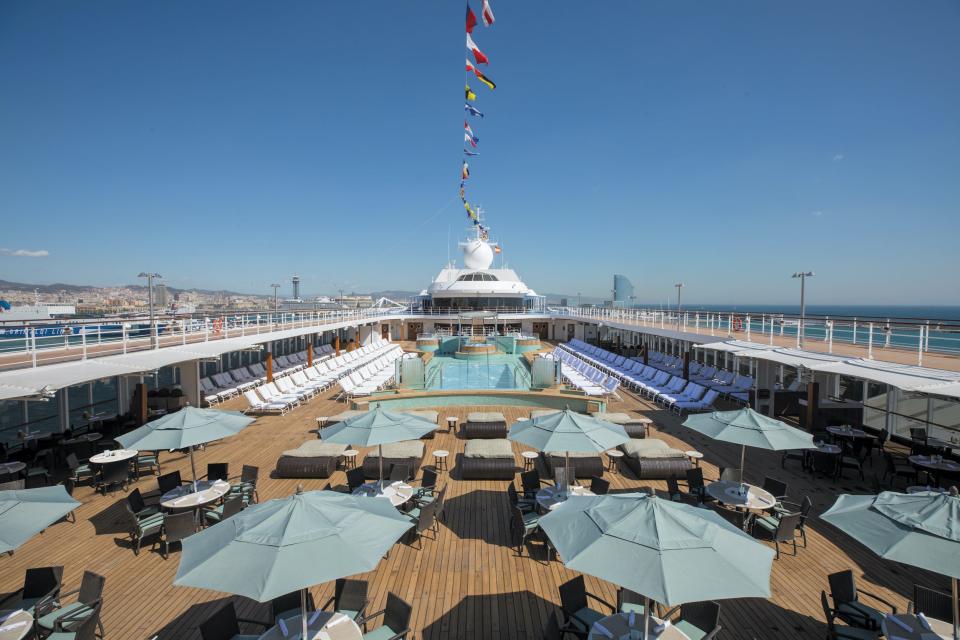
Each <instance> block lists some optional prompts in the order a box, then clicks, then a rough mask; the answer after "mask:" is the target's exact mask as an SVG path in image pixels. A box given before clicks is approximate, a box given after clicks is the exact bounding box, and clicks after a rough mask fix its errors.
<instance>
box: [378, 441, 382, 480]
mask: <svg viewBox="0 0 960 640" xmlns="http://www.w3.org/2000/svg"><path fill="white" fill-rule="evenodd" d="M377 452H378V453H379V455H378V456H377V460H379V461H380V486H381V487H382V486H383V445H382V444H378V445H377Z"/></svg>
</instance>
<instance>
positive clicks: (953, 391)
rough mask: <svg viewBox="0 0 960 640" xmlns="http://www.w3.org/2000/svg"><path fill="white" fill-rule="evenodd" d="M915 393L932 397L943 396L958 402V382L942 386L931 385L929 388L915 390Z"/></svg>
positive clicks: (959, 398)
mask: <svg viewBox="0 0 960 640" xmlns="http://www.w3.org/2000/svg"><path fill="white" fill-rule="evenodd" d="M917 391H918V392H920V393H928V394H930V395H932V396H943V397H945V398H953V399H954V400H960V382H951V383H948V384H944V385H941V384H937V385H931V386H929V387H924V388H923V389H917Z"/></svg>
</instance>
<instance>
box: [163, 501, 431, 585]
mask: <svg viewBox="0 0 960 640" xmlns="http://www.w3.org/2000/svg"><path fill="white" fill-rule="evenodd" d="M411 526H413V525H412V523H411V522H410V520H408V519H407V517H406V516H404V515H402V514H401V513H400V512H399V511H397V510H396V509H395V508H394V507H393V506H392V505H391V504H390V501H389V500H380V499H376V498H367V497H357V496H351V495H348V494H344V493H339V492H336V491H310V492H306V493H300V492H298V493H296V494H294V495H292V496H289V497H287V498H282V499H278V500H269V501H267V502H262V503H259V504H255V505H251V506H249V507H247V508H246V509H244V510H243V511H241V512H240V513H238V514H237V515H235V516H233V517H231V518H228V519H227V520H224V521H223V522H220V523H217V524H215V525H214V526H212V527H208V528H206V529H204V530H203V531H201V532H200V533H197V534H194V535H192V536H190V537H189V538H186V539H185V540H184V541H183V554H182V555H181V558H180V567H179V568H178V569H177V575H176V577H175V578H174V581H173V583H174V584H175V585H179V586H184V587H199V588H202V589H212V590H214V591H223V592H226V593H234V594H238V595H242V596H246V597H248V598H252V599H254V600H256V601H258V602H266V601H268V600H271V599H273V598H276V597H278V596H282V595H284V594H287V593H290V592H292V591H297V590H302V589H306V588H308V587H311V586H313V585H316V584H320V583H322V582H327V581H329V580H334V579H336V578H342V577H344V576H349V575H353V574H356V573H362V572H364V571H371V570H372V569H374V568H376V566H377V564H378V563H379V562H380V558H382V557H383V555H384V554H385V553H386V552H387V551H389V549H390V547H392V546H393V544H394V543H395V542H396V541H397V540H398V539H399V538H400V536H402V535H403V534H404V533H405V532H406V531H407V530H408V529H410V527H411Z"/></svg>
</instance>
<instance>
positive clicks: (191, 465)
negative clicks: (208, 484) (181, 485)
mask: <svg viewBox="0 0 960 640" xmlns="http://www.w3.org/2000/svg"><path fill="white" fill-rule="evenodd" d="M190 473H192V474H193V492H194V493H196V492H197V466H196V465H195V464H194V463H193V447H190Z"/></svg>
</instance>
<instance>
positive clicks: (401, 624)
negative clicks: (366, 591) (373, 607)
mask: <svg viewBox="0 0 960 640" xmlns="http://www.w3.org/2000/svg"><path fill="white" fill-rule="evenodd" d="M412 613H413V607H411V606H410V605H409V604H407V603H406V602H404V601H403V600H402V599H401V598H400V597H399V596H397V595H396V594H394V593H393V592H390V591H388V592H387V606H386V608H384V609H383V610H381V611H377V612H376V613H371V614H370V615H369V616H364V617H363V618H362V622H363V627H364V628H366V626H367V623H368V622H370V621H371V620H374V619H376V618H379V617H380V616H383V624H382V625H380V626H379V627H377V628H376V629H374V630H373V631H369V632H367V633H364V634H363V638H364V640H406V638H407V634H409V633H410V617H411V615H412Z"/></svg>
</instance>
